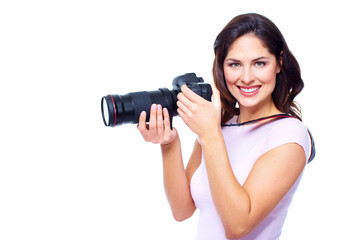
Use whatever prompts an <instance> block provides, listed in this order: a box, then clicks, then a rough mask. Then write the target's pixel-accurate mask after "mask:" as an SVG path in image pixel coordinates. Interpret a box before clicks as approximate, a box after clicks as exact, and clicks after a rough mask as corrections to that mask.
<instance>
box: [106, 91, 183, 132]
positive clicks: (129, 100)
mask: <svg viewBox="0 0 360 240" xmlns="http://www.w3.org/2000/svg"><path fill="white" fill-rule="evenodd" d="M176 95H177V92H176V91H170V90H169V89H167V88H160V89H159V90H155V91H149V92H145V91H144V92H133V93H128V94H126V95H107V96H105V97H103V98H102V99H101V111H102V117H103V121H104V124H105V126H111V127H114V126H116V125H122V124H125V123H138V122H139V117H140V114H141V112H142V111H146V121H147V122H148V121H149V118H150V108H151V105H152V104H154V103H155V104H160V105H161V106H162V107H163V108H167V109H168V111H169V114H170V116H176V115H177V112H176V101H177V98H176Z"/></svg>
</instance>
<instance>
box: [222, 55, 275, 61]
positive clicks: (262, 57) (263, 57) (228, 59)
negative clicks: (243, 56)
mask: <svg viewBox="0 0 360 240" xmlns="http://www.w3.org/2000/svg"><path fill="white" fill-rule="evenodd" d="M262 59H269V58H268V57H265V56H261V57H258V58H255V59H253V60H251V61H252V62H256V61H259V60H262ZM225 61H233V62H241V61H240V60H238V59H235V58H227V59H225Z"/></svg>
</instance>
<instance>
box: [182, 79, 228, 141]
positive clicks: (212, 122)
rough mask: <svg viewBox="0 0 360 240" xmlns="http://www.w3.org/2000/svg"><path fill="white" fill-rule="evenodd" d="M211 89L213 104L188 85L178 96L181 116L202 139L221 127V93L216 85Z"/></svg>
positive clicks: (183, 87) (184, 86)
mask: <svg viewBox="0 0 360 240" xmlns="http://www.w3.org/2000/svg"><path fill="white" fill-rule="evenodd" d="M211 87H212V92H213V95H212V101H211V102H209V101H207V100H205V99H204V98H202V97H200V96H199V95H197V94H196V93H194V92H193V91H191V90H190V89H189V88H188V87H187V86H186V85H183V86H182V87H181V93H179V94H178V102H177V106H178V113H179V116H180V117H181V118H182V119H183V121H184V122H185V124H186V125H187V126H188V127H189V128H190V129H191V130H192V131H193V132H194V133H196V134H197V135H198V136H199V137H200V138H201V137H202V136H205V135H207V134H209V133H211V130H218V129H219V128H220V126H221V101H220V93H219V91H218V90H217V88H216V87H215V85H214V84H212V85H211Z"/></svg>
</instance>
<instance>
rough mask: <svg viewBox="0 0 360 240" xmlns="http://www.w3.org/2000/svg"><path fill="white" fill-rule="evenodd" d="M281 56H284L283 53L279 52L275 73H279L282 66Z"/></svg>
mask: <svg viewBox="0 0 360 240" xmlns="http://www.w3.org/2000/svg"><path fill="white" fill-rule="evenodd" d="M283 55H284V51H281V53H280V57H279V62H280V65H278V66H277V68H276V73H279V72H281V68H282V66H283Z"/></svg>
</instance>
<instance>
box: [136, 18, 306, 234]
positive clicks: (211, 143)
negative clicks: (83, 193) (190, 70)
mask: <svg viewBox="0 0 360 240" xmlns="http://www.w3.org/2000/svg"><path fill="white" fill-rule="evenodd" d="M214 50H215V60H214V66H213V76H214V82H215V86H214V85H213V97H212V101H211V102H209V101H206V100H205V99H203V98H201V97H199V96H198V95H196V94H195V93H194V92H192V91H191V90H190V89H189V88H187V86H186V85H184V86H183V87H182V88H181V90H182V92H181V93H180V94H179V95H178V102H177V105H178V113H179V115H180V117H181V118H182V119H183V121H184V122H185V123H186V125H187V126H188V127H189V128H190V129H191V130H192V131H193V132H194V133H196V134H197V136H198V138H197V140H196V141H195V145H194V149H193V153H192V155H191V157H190V160H189V162H188V165H187V167H186V169H184V165H183V160H182V154H181V146H180V140H179V135H178V132H177V130H176V129H175V128H173V130H171V129H170V121H169V113H168V111H167V109H162V107H161V106H160V105H153V106H152V109H151V112H150V120H149V123H148V124H147V123H146V122H145V119H146V113H145V112H143V113H142V114H141V116H140V119H139V125H138V129H139V131H140V133H141V134H142V136H143V137H144V139H145V141H148V142H153V143H159V144H160V146H161V150H162V158H163V166H164V185H165V192H166V195H167V198H168V201H169V203H170V206H171V209H172V212H173V215H174V218H175V219H176V220H178V221H182V220H184V219H187V218H189V217H190V216H192V214H193V213H194V211H195V210H196V209H197V208H198V209H199V210H200V217H199V224H198V235H197V239H206V240H209V239H217V240H218V239H240V238H241V239H252V240H254V239H279V236H280V234H281V229H282V226H283V223H284V221H285V217H286V214H287V209H288V207H289V205H290V202H291V200H292V197H293V195H294V193H295V191H296V188H297V186H298V184H299V181H300V178H301V175H302V173H303V170H304V167H305V165H306V163H307V162H308V160H309V159H310V156H311V155H312V154H311V137H310V135H309V133H308V131H307V128H306V127H305V126H304V125H303V123H302V122H301V116H300V110H299V108H298V107H297V105H295V104H294V102H293V99H294V98H295V96H296V95H297V94H298V93H299V92H300V91H301V90H302V88H303V81H302V79H301V76H300V68H299V66H298V63H297V61H296V59H295V58H294V56H293V55H292V54H291V52H290V50H289V49H288V47H287V44H286V42H285V40H284V38H283V36H282V34H281V32H280V31H279V30H278V28H277V27H276V26H275V25H274V24H273V23H272V22H271V21H270V20H269V19H267V18H265V17H264V16H261V15H258V14H244V15H240V16H237V17H235V18H234V19H233V20H232V21H230V22H229V23H228V25H227V26H226V27H225V28H224V29H223V30H222V31H221V32H220V34H219V35H218V36H217V38H216V41H215V44H214ZM237 105H238V107H237Z"/></svg>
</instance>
